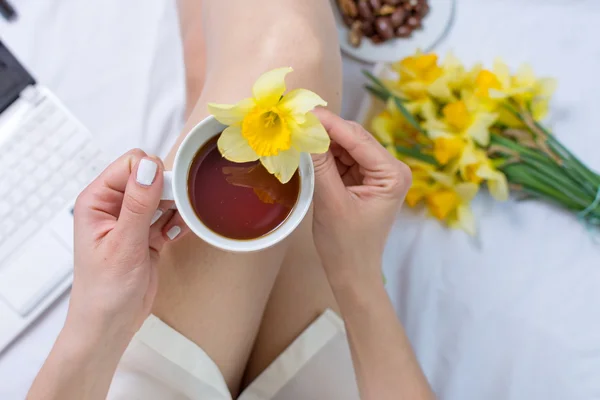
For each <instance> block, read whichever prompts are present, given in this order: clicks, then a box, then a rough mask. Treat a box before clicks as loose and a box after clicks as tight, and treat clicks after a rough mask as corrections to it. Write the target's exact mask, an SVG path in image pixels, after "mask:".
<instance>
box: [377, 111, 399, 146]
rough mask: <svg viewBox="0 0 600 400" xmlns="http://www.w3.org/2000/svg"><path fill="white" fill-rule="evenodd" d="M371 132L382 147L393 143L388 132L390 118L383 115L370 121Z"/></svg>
mask: <svg viewBox="0 0 600 400" xmlns="http://www.w3.org/2000/svg"><path fill="white" fill-rule="evenodd" d="M371 130H372V131H373V134H374V135H375V137H376V138H377V140H379V142H380V143H382V144H384V145H388V144H391V143H392V142H393V141H394V138H393V136H392V133H391V132H390V118H389V117H385V116H384V115H378V116H376V117H375V118H373V119H372V120H371Z"/></svg>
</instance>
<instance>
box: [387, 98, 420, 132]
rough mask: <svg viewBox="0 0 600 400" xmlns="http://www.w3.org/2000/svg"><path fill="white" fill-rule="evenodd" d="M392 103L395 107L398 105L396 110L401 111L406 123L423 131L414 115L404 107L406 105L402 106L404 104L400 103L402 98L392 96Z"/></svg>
mask: <svg viewBox="0 0 600 400" xmlns="http://www.w3.org/2000/svg"><path fill="white" fill-rule="evenodd" d="M394 103H395V104H396V107H398V110H399V111H400V112H401V113H402V115H403V116H404V118H406V120H407V121H408V123H409V124H411V125H412V126H413V128H415V129H416V130H418V131H419V132H421V133H425V130H424V129H423V128H422V127H421V125H420V124H419V123H418V122H417V120H416V119H415V117H414V116H413V115H412V114H411V113H410V112H409V111H408V110H407V109H406V107H404V104H402V100H400V98H398V97H396V96H394Z"/></svg>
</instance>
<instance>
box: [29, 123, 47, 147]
mask: <svg viewBox="0 0 600 400" xmlns="http://www.w3.org/2000/svg"><path fill="white" fill-rule="evenodd" d="M24 130H25V132H26V133H25V135H24V136H25V138H24V140H25V141H26V142H27V144H28V145H29V146H31V147H34V146H37V145H40V144H41V143H42V142H43V140H44V138H45V136H46V135H44V133H43V132H42V130H41V129H36V127H35V126H34V125H29V126H25V127H24Z"/></svg>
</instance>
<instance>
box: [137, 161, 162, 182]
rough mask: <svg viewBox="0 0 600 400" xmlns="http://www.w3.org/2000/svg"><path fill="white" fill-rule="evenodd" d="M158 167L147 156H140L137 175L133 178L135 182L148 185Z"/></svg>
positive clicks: (152, 180)
mask: <svg viewBox="0 0 600 400" xmlns="http://www.w3.org/2000/svg"><path fill="white" fill-rule="evenodd" d="M157 169H158V165H157V164H156V163H155V162H154V161H152V160H149V159H147V158H142V160H141V161H140V164H139V165H138V170H137V175H136V177H135V180H136V181H137V183H139V184H140V185H143V186H150V185H152V182H154V177H155V176H156V170H157Z"/></svg>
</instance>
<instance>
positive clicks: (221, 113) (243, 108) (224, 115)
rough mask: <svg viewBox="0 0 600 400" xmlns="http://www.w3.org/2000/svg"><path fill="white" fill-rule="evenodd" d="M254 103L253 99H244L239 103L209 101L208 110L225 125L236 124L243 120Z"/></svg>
mask: <svg viewBox="0 0 600 400" xmlns="http://www.w3.org/2000/svg"><path fill="white" fill-rule="evenodd" d="M254 105H255V103H254V100H253V99H244V100H242V101H240V102H239V103H237V104H216V103H208V112H209V113H210V114H211V115H213V116H214V117H215V119H216V120H217V121H219V122H220V123H222V124H223V125H234V124H237V123H238V122H241V121H242V120H243V119H244V116H245V115H246V114H248V112H249V111H250V110H251V109H252V108H253V107H254Z"/></svg>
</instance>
